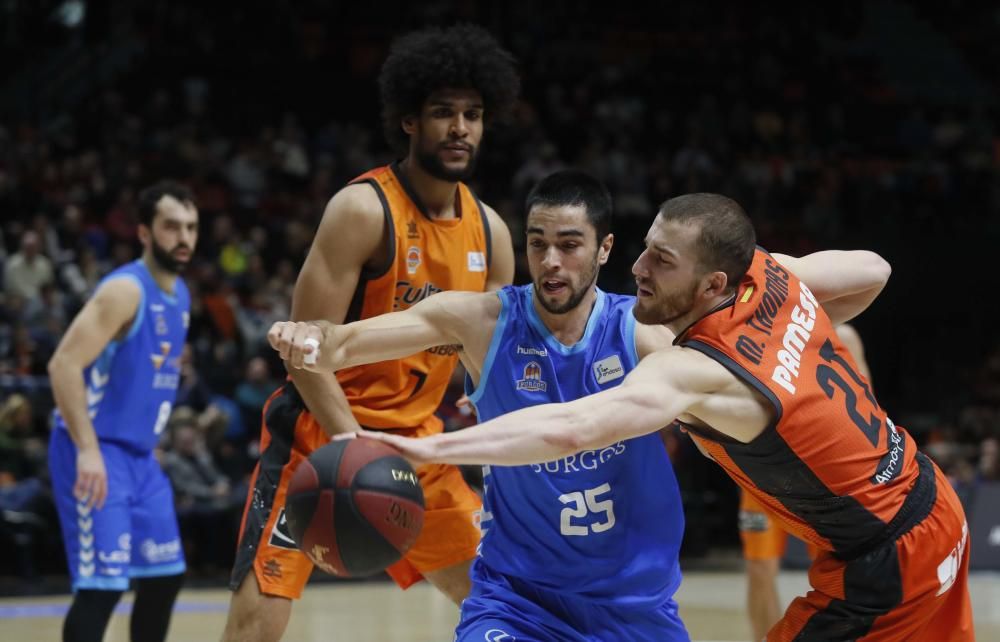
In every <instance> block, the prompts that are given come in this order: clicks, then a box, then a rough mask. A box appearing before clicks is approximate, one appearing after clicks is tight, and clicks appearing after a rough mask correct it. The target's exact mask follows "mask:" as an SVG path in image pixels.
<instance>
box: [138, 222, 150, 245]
mask: <svg viewBox="0 0 1000 642" xmlns="http://www.w3.org/2000/svg"><path fill="white" fill-rule="evenodd" d="M136 231H137V233H138V235H139V242H140V243H142V244H143V246H146V245H149V244H150V242H151V241H152V240H153V230H151V229H150V228H149V226H148V225H146V224H145V223H139V226H138V228H137V230H136Z"/></svg>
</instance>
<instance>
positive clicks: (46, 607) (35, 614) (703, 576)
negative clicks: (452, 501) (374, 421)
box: [0, 571, 1000, 642]
mask: <svg viewBox="0 0 1000 642" xmlns="http://www.w3.org/2000/svg"><path fill="white" fill-rule="evenodd" d="M805 587H806V577H805V573H804V572H801V571H786V572H782V574H781V578H780V580H779V588H780V591H781V596H782V598H783V599H785V600H788V601H790V600H791V599H792V598H793V597H794V596H795V595H797V594H799V593H802V592H804V591H805ZM971 593H972V601H973V610H974V612H975V619H976V635H977V639H978V640H979V641H980V642H1000V575H998V574H984V573H977V574H974V575H973V576H972V580H971ZM129 600H130V598H129V597H128V596H126V598H125V599H124V600H123V604H122V606H120V607H119V613H118V614H116V615H115V616H114V618H113V620H112V622H111V626H110V627H109V629H108V633H107V635H106V636H105V638H104V639H105V642H127V641H128V616H127V611H128V607H129ZM677 601H678V603H679V604H680V608H681V617H683V618H684V621H685V623H686V624H687V627H688V630H689V631H690V632H691V637H692V640H696V641H701V642H708V641H713V642H715V641H720V642H721V641H725V642H729V641H732V642H736V641H740V640H749V639H750V633H749V629H748V627H747V624H746V616H745V611H744V606H745V596H744V578H743V575H742V574H740V573H733V572H725V573H721V572H720V573H713V572H705V571H702V572H691V573H686V574H685V576H684V583H683V585H682V586H681V590H680V592H679V593H678V594H677ZM68 602H69V597H68V596H57V597H45V598H30V599H29V598H7V599H2V600H0V619H2V620H3V621H2V622H0V639H2V640H4V641H6V640H10V641H11V642H15V641H16V642H43V641H47V640H59V639H60V631H61V626H62V617H63V614H64V613H65V610H66V607H67V604H68ZM228 604H229V593H228V592H227V591H225V590H185V591H183V592H182V593H181V595H180V598H179V600H178V604H177V609H176V612H175V614H174V619H173V623H172V625H171V629H170V638H169V639H170V640H172V641H175V642H202V641H206V642H208V641H212V642H214V641H217V640H218V639H219V635H220V634H221V632H222V627H223V625H224V623H225V617H226V608H227V606H228ZM457 616H458V610H457V609H456V608H455V607H454V606H452V604H451V603H450V602H448V601H447V600H446V599H445V598H443V597H442V596H441V595H439V594H438V593H436V592H435V591H434V590H433V589H431V588H429V587H428V586H426V585H418V586H415V587H413V588H412V589H410V590H409V591H406V592H405V593H404V592H402V591H398V590H396V587H395V585H393V584H390V583H388V582H366V583H350V584H339V583H324V584H315V585H310V586H309V587H307V589H306V592H305V596H304V597H303V599H302V600H301V601H300V602H299V603H297V604H296V605H295V608H294V610H293V614H292V622H291V625H290V627H289V629H288V632H287V633H286V634H285V637H284V639H285V640H288V641H294V642H311V641H313V640H315V641H323V642H450V641H451V640H452V631H453V628H454V625H455V621H456V618H457ZM914 642H936V641H933V640H927V641H914Z"/></svg>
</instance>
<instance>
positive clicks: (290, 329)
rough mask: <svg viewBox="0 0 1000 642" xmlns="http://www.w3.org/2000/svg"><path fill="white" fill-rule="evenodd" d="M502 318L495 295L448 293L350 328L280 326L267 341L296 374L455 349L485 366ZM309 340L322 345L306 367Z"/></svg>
mask: <svg viewBox="0 0 1000 642" xmlns="http://www.w3.org/2000/svg"><path fill="white" fill-rule="evenodd" d="M499 314H500V300H499V299H498V298H497V295H496V294H494V293H492V292H488V293H481V292H460V291H446V292H439V293H437V294H435V295H434V296H431V297H428V298H426V299H424V300H423V301H421V302H420V303H417V304H416V305H414V306H413V307H412V308H409V309H408V310H404V311H401V312H393V313H390V314H382V315H379V316H377V317H372V318H370V319H364V320H363V321H356V322H354V323H348V324H346V325H336V324H334V323H330V322H328V321H309V322H304V323H303V322H299V323H294V322H287V321H279V322H277V323H275V324H274V325H273V326H272V327H271V330H270V331H269V332H268V334H267V338H268V341H270V343H271V346H272V347H273V348H274V349H275V350H277V351H278V352H280V353H281V358H282V359H283V360H285V361H286V362H287V363H288V364H289V365H290V366H291V367H292V368H293V369H295V368H306V369H308V370H311V371H316V372H329V371H332V370H340V369H341V368H349V367H351V366H358V365H362V364H366V363H375V362H378V361H386V360H389V359H399V358H402V357H406V356H408V355H411V354H414V353H416V352H420V351H421V350H426V349H427V348H432V347H434V346H439V345H449V344H458V345H461V346H462V347H463V350H464V351H466V352H470V353H472V354H474V355H477V356H479V359H477V361H478V362H481V361H482V358H483V356H484V355H485V353H486V347H487V345H488V344H489V341H490V337H491V336H492V334H493V327H494V325H495V323H496V319H497V316H499ZM309 338H313V339H316V340H317V342H318V346H319V350H318V355H317V360H316V363H310V364H306V363H305V360H304V356H305V354H306V351H307V348H306V345H305V342H306V340H307V339H309ZM309 351H310V352H311V350H309Z"/></svg>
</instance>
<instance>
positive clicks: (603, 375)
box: [594, 354, 625, 385]
mask: <svg viewBox="0 0 1000 642" xmlns="http://www.w3.org/2000/svg"><path fill="white" fill-rule="evenodd" d="M624 376H625V368H624V367H622V360H621V359H620V358H619V357H618V355H617V354H613V355H611V356H610V357H605V358H604V359H601V360H600V361H598V362H597V363H595V364H594V378H595V379H597V383H598V384H602V385H603V384H605V383H607V382H609V381H614V380H615V379H621V378H622V377H624Z"/></svg>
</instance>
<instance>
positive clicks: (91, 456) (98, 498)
mask: <svg viewBox="0 0 1000 642" xmlns="http://www.w3.org/2000/svg"><path fill="white" fill-rule="evenodd" d="M73 496H74V497H76V498H77V500H79V501H81V502H85V503H86V505H87V508H88V509H90V508H93V507H94V506H97V508H99V509H100V508H102V507H103V506H104V500H105V499H106V498H107V496H108V473H107V471H105V469H104V457H102V456H101V451H100V449H99V448H98V447H97V446H94V447H93V448H86V449H82V450H80V451H79V452H78V453H77V455H76V485H74V486H73Z"/></svg>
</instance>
